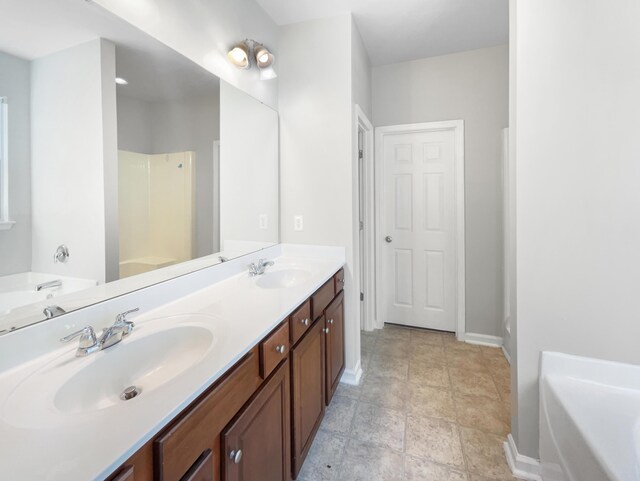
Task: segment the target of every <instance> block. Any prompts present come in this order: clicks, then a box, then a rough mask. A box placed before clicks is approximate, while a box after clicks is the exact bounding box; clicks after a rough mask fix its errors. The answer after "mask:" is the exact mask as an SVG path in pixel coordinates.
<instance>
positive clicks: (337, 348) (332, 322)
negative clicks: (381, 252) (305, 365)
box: [324, 291, 344, 406]
mask: <svg viewBox="0 0 640 481" xmlns="http://www.w3.org/2000/svg"><path fill="white" fill-rule="evenodd" d="M324 325H325V339H326V355H325V359H326V376H325V379H326V388H325V389H326V401H327V406H328V405H329V403H330V402H331V398H332V397H333V394H334V393H335V392H336V389H338V384H339V383H340V376H342V373H343V372H344V293H343V292H342V291H340V292H339V293H338V295H337V296H336V298H335V299H334V300H333V301H332V302H331V304H329V307H327V309H326V311H325V313H324Z"/></svg>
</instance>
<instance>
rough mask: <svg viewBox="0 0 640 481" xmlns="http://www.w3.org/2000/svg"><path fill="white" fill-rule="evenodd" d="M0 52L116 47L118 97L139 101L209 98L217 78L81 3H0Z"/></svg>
mask: <svg viewBox="0 0 640 481" xmlns="http://www.w3.org/2000/svg"><path fill="white" fill-rule="evenodd" d="M0 11H2V16H1V17H2V19H1V22H2V26H1V28H0V51H1V52H6V53H9V54H11V55H14V56H17V57H20V58H25V59H28V60H33V59H37V58H40V57H43V56H45V55H49V54H51V53H54V52H58V51H60V50H64V49H66V48H69V47H72V46H75V45H79V44H81V43H84V42H88V41H90V40H93V39H96V38H105V39H107V40H110V41H112V42H113V43H115V45H116V74H117V75H118V76H120V77H123V78H126V79H127V80H128V81H129V85H127V86H118V92H119V93H121V94H124V95H127V96H130V97H136V98H139V99H141V100H147V101H154V100H160V99H165V100H166V99H177V98H182V97H186V96H197V95H205V94H209V93H211V92H212V89H213V91H214V92H215V91H217V89H218V88H219V79H218V78H217V77H216V76H215V75H213V74H212V73H210V72H208V71H207V70H205V69H204V68H202V67H200V66H199V65H197V64H195V63H194V62H192V61H191V60H189V59H187V58H186V57H184V56H182V55H180V54H179V53H177V52H176V51H174V50H172V49H171V48H169V47H167V46H166V45H165V44H163V43H161V42H159V41H158V40H156V39H154V38H152V37H151V36H149V35H147V34H146V33H144V32H142V31H140V30H138V29H137V28H135V27H133V26H132V25H130V24H129V23H127V22H125V21H124V20H122V19H121V18H119V17H116V16H115V15H113V14H111V13H109V12H107V11H106V10H104V9H103V8H101V7H99V6H98V5H95V4H93V3H91V2H86V1H83V0H55V1H51V0H19V1H16V0H0Z"/></svg>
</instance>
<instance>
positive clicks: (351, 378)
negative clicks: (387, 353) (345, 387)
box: [340, 359, 362, 386]
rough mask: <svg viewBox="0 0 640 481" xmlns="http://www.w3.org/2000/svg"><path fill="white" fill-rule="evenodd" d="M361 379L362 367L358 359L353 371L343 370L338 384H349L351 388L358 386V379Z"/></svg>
mask: <svg viewBox="0 0 640 481" xmlns="http://www.w3.org/2000/svg"><path fill="white" fill-rule="evenodd" d="M361 377H362V366H361V364H360V359H358V364H356V367H355V369H353V370H351V369H345V370H344V372H343V373H342V377H341V378H340V382H343V383H345V384H351V385H352V386H357V385H358V384H360V378H361Z"/></svg>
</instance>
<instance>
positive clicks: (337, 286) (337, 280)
mask: <svg viewBox="0 0 640 481" xmlns="http://www.w3.org/2000/svg"><path fill="white" fill-rule="evenodd" d="M333 283H334V286H333V287H334V289H333V290H334V294H335V295H338V292H340V291H341V290H342V289H344V269H340V270H339V271H338V272H337V274H336V275H335V276H333Z"/></svg>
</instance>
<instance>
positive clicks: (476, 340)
mask: <svg viewBox="0 0 640 481" xmlns="http://www.w3.org/2000/svg"><path fill="white" fill-rule="evenodd" d="M464 341H465V342H468V343H469V344H478V345H480V346H491V347H502V343H503V340H502V338H501V337H498V336H487V335H486V334H474V333H473V332H467V333H466V334H465V335H464Z"/></svg>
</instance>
